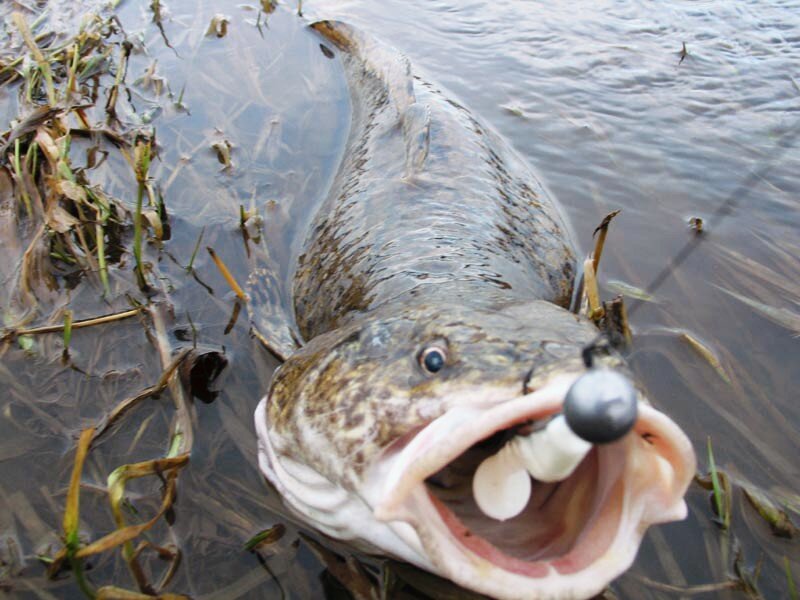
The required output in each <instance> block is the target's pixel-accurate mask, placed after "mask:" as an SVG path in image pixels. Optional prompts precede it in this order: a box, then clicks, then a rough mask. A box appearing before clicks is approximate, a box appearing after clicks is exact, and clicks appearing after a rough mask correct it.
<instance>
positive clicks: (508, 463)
mask: <svg viewBox="0 0 800 600" xmlns="http://www.w3.org/2000/svg"><path fill="white" fill-rule="evenodd" d="M591 448H592V445H591V444H590V443H589V442H587V441H585V440H583V439H581V438H579V437H578V436H577V435H575V434H574V433H573V432H572V430H571V429H570V428H569V425H567V421H566V419H565V418H564V416H563V415H558V416H557V417H555V418H553V419H552V420H551V421H550V422H549V423H548V424H547V426H546V427H545V428H544V429H541V430H539V431H535V432H534V433H531V434H530V435H527V436H517V437H515V438H513V439H512V440H511V441H510V442H508V443H507V444H506V445H505V446H503V448H501V449H500V450H499V451H498V452H497V453H496V454H494V455H492V456H490V457H488V458H486V459H485V460H484V461H483V462H482V463H481V464H480V465H479V466H478V469H477V470H476V471H475V476H474V477H473V479H472V495H473V497H474V499H475V503H476V504H477V505H478V508H480V509H481V511H482V512H483V513H484V514H485V515H486V516H488V517H491V518H492V519H496V520H498V521H505V520H507V519H511V518H513V517H516V516H517V515H518V514H520V513H521V512H522V511H523V510H524V509H525V507H526V506H527V505H528V500H530V497H531V487H532V486H531V477H533V478H534V479H537V480H539V481H542V482H546V483H550V482H555V481H563V480H564V479H566V478H567V477H569V476H570V475H572V473H573V471H575V469H576V467H577V466H578V465H579V464H580V463H581V461H582V460H583V458H584V457H585V456H586V454H587V453H588V452H589V450H590V449H591Z"/></svg>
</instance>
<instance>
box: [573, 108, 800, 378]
mask: <svg viewBox="0 0 800 600" xmlns="http://www.w3.org/2000/svg"><path fill="white" fill-rule="evenodd" d="M798 135H800V122H798V123H797V124H796V125H795V127H794V128H793V129H790V130H789V131H787V132H786V133H785V134H783V136H781V138H780V139H779V140H778V143H777V144H776V150H775V152H774V154H773V155H772V157H771V158H770V159H769V160H768V161H767V162H766V163H763V164H762V165H761V166H760V167H759V168H756V169H754V170H752V171H751V172H750V174H749V175H748V176H747V177H745V178H744V179H743V180H742V181H741V183H739V185H738V186H737V187H736V189H735V190H733V192H731V194H730V195H729V196H728V197H727V198H726V199H725V200H724V201H723V202H722V203H721V204H720V205H719V206H718V207H717V208H716V209H715V210H714V212H713V213H711V221H712V223H713V221H714V220H715V219H717V221H716V223H713V224H714V225H716V226H719V225H720V224H721V223H722V221H723V220H725V218H726V217H728V216H729V215H731V214H732V213H733V211H734V210H735V209H736V205H737V204H738V203H739V202H740V201H741V200H743V199H744V198H746V197H747V195H748V194H749V193H750V191H751V190H752V189H753V188H754V187H755V185H756V183H758V181H759V180H762V179H765V178H766V176H767V175H768V174H769V173H770V171H772V169H773V168H774V167H775V165H776V164H777V162H778V161H779V160H780V158H781V157H782V156H783V155H784V154H785V153H786V151H787V150H788V149H789V148H791V147H792V142H794V140H795V139H796V138H797V137H798ZM705 237H707V235H706V234H704V233H701V232H699V231H698V232H696V233H695V235H694V236H693V237H691V238H690V239H689V240H688V241H687V242H686V243H685V244H684V245H683V247H682V248H681V249H680V250H679V251H678V252H677V254H675V255H674V256H673V257H672V260H671V261H670V262H669V263H668V264H667V265H666V266H664V268H663V269H661V271H660V272H659V273H658V275H656V276H655V278H654V279H653V280H652V281H651V282H650V284H649V285H648V286H647V287H645V288H644V289H645V292H646V293H647V294H648V295H651V296H652V295H653V294H654V293H655V292H656V291H657V290H658V289H659V288H660V287H661V286H662V285H663V284H664V283H665V282H666V281H667V280H668V279H669V278H670V276H671V275H672V274H673V273H674V272H675V271H676V270H677V269H678V267H680V266H681V265H682V264H683V263H684V262H685V261H686V259H687V258H689V256H690V255H691V254H692V253H693V252H694V251H695V250H696V249H697V248H698V246H700V244H701V242H702V241H703V239H704V238H705ZM644 303H645V301H644V300H643V299H641V298H635V299H634V301H633V302H631V306H630V309H629V310H628V317H631V316H633V314H635V313H636V311H637V310H638V309H639V308H640V307H641V306H642V304H644ZM607 337H608V334H607V333H606V332H604V331H601V332H599V333H598V334H597V336H596V337H595V338H594V339H593V340H592V341H591V342H589V343H588V344H586V345H585V346H584V347H583V348H582V349H581V357H582V358H583V362H584V364H585V365H586V367H587V368H590V367H591V366H592V363H593V355H594V353H595V352H596V351H597V350H601V349H607V348H609V347H611V345H612V344H611V342H610V341H609V340H608V339H606V340H605V341H602V342H601V340H603V338H607Z"/></svg>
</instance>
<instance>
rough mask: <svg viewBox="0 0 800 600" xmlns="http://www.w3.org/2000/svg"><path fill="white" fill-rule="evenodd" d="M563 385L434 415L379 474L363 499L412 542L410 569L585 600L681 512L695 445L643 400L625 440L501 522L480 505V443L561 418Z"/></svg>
mask: <svg viewBox="0 0 800 600" xmlns="http://www.w3.org/2000/svg"><path fill="white" fill-rule="evenodd" d="M570 382H571V379H565V380H564V381H554V382H552V384H551V385H548V388H550V389H549V391H548V392H546V393H545V392H543V391H539V392H534V393H533V394H529V395H528V396H527V397H522V398H519V399H515V400H511V401H508V402H506V403H504V405H503V406H498V407H492V408H489V409H483V410H482V411H480V410H478V409H474V410H476V411H478V412H476V413H475V414H469V411H470V410H473V409H460V410H459V411H456V414H455V415H454V416H453V415H451V416H449V417H448V416H447V415H445V416H443V417H440V418H439V419H437V420H436V421H434V422H432V423H431V424H429V425H428V426H426V427H425V428H423V429H422V430H420V431H419V432H418V433H417V435H416V436H415V437H414V439H412V440H411V441H410V442H408V443H407V444H406V445H405V446H404V447H403V448H402V449H400V450H399V451H398V452H396V453H395V454H394V455H392V456H389V457H387V459H386V461H385V463H384V464H382V465H380V466H379V467H378V468H376V469H375V472H374V473H373V474H372V475H373V479H371V480H368V482H367V487H366V488H365V493H364V494H363V496H364V497H365V498H366V499H367V503H368V504H371V505H372V506H375V510H374V513H373V517H374V518H375V519H377V520H378V521H382V522H384V523H386V524H387V525H389V526H390V528H392V529H393V530H394V531H395V533H396V534H397V537H398V538H400V539H402V540H403V541H404V542H405V543H407V544H408V545H409V546H413V547H415V554H417V555H419V556H420V558H419V559H417V560H412V561H411V562H415V563H416V564H418V565H420V566H422V567H424V568H426V569H428V570H431V571H434V572H436V573H438V574H440V575H442V576H444V577H447V578H449V579H451V580H453V581H455V582H456V583H458V584H460V585H462V586H464V587H467V588H470V589H473V590H475V591H478V592H481V593H485V594H488V595H490V596H494V597H497V598H508V599H517V598H520V599H522V598H531V599H540V600H542V599H559V598H577V599H580V598H590V597H592V596H594V595H595V594H597V593H599V592H600V591H601V590H602V589H603V588H604V587H605V586H606V585H607V584H608V583H609V582H610V581H611V580H612V579H614V578H615V577H617V576H618V575H620V574H621V573H622V572H623V571H625V570H626V569H627V568H628V567H629V566H630V565H631V564H632V562H633V561H634V559H635V556H636V553H637V551H638V548H639V545H640V542H641V538H642V536H643V534H644V532H645V530H646V529H647V527H648V526H649V525H651V524H654V523H659V522H667V521H673V520H678V519H682V518H684V517H685V515H686V505H685V503H684V501H683V495H684V493H685V491H686V489H687V487H688V485H689V483H690V481H691V478H692V476H693V475H694V472H695V458H694V453H693V450H692V447H691V444H690V442H689V440H688V439H687V438H686V436H685V435H684V434H683V432H682V431H681V430H680V429H679V428H678V427H677V425H675V424H674V423H673V422H672V421H671V420H670V419H668V418H667V417H666V416H664V415H663V414H662V413H660V412H658V411H656V410H655V409H653V408H651V407H649V406H644V405H643V406H641V408H640V414H639V419H638V421H637V423H636V425H635V426H634V429H633V431H632V432H631V433H630V434H628V435H627V436H625V437H624V438H623V439H622V440H619V441H618V442H614V443H611V444H605V445H601V446H597V447H595V448H593V449H592V450H591V451H590V453H589V454H588V455H587V456H586V458H585V459H584V460H583V462H582V463H581V464H580V465H579V466H578V468H577V469H576V470H575V472H574V473H573V474H572V475H570V476H569V477H567V478H566V479H565V480H563V481H560V482H555V483H543V482H537V481H536V480H534V481H533V484H532V486H533V492H532V495H531V500H530V501H529V503H528V505H527V507H526V508H525V509H524V510H523V511H522V513H521V514H520V515H519V516H515V517H513V518H511V519H508V520H506V521H499V520H495V519H492V518H490V517H487V516H486V515H485V514H483V513H482V511H481V510H480V509H479V508H478V507H477V506H476V504H475V501H474V499H473V498H472V494H471V489H472V488H471V486H470V485H469V483H470V479H471V478H472V474H474V470H475V465H476V464H480V462H481V461H482V460H485V458H486V456H487V455H488V454H491V452H492V451H493V450H492V449H489V450H487V449H485V448H482V447H481V444H482V443H484V444H485V443H486V440H488V439H491V437H492V435H493V434H496V433H497V432H499V431H502V430H503V429H506V428H509V427H512V426H514V425H516V424H518V423H520V422H524V421H526V420H529V419H541V418H543V417H547V416H548V415H551V414H553V413H555V412H558V410H559V409H560V404H561V401H562V399H563V394H564V393H565V391H566V388H568V386H569V384H570ZM537 394H538V395H537ZM440 420H441V421H440ZM437 421H440V422H439V423H437Z"/></svg>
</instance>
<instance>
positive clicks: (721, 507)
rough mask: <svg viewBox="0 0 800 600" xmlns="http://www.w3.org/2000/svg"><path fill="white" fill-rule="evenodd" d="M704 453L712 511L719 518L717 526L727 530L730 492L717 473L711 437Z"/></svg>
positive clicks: (729, 520)
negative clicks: (706, 461)
mask: <svg viewBox="0 0 800 600" xmlns="http://www.w3.org/2000/svg"><path fill="white" fill-rule="evenodd" d="M706 451H707V454H708V472H709V475H710V476H711V485H712V493H713V497H714V509H715V511H716V513H717V517H719V524H720V526H721V527H722V528H723V529H728V528H729V527H730V525H731V512H730V490H727V489H725V488H726V487H727V486H724V485H723V482H724V481H725V480H724V479H723V476H722V475H721V474H720V473H719V471H717V463H716V462H715V460H714V450H713V448H712V447H711V436H709V437H708V439H707V441H706Z"/></svg>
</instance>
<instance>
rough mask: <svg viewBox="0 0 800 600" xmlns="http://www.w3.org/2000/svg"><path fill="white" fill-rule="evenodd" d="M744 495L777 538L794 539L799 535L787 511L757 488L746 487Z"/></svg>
mask: <svg viewBox="0 0 800 600" xmlns="http://www.w3.org/2000/svg"><path fill="white" fill-rule="evenodd" d="M742 489H743V491H744V495H745V497H746V498H747V500H748V501H749V502H750V504H751V505H752V506H753V508H755V509H756V512H758V514H759V515H760V516H761V518H762V519H764V521H766V522H767V524H768V525H769V527H770V529H771V530H772V533H773V534H774V535H775V536H777V537H782V538H792V537H795V536H796V535H797V533H798V530H797V527H796V526H795V524H794V523H792V520H791V519H790V518H789V515H788V514H786V511H784V510H783V509H781V508H780V507H779V506H778V505H777V504H776V503H775V502H774V501H773V500H772V499H771V498H770V497H769V496H768V495H767V494H765V493H764V492H762V491H761V490H759V489H758V488H757V487H755V486H744V487H743V488H742Z"/></svg>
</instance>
